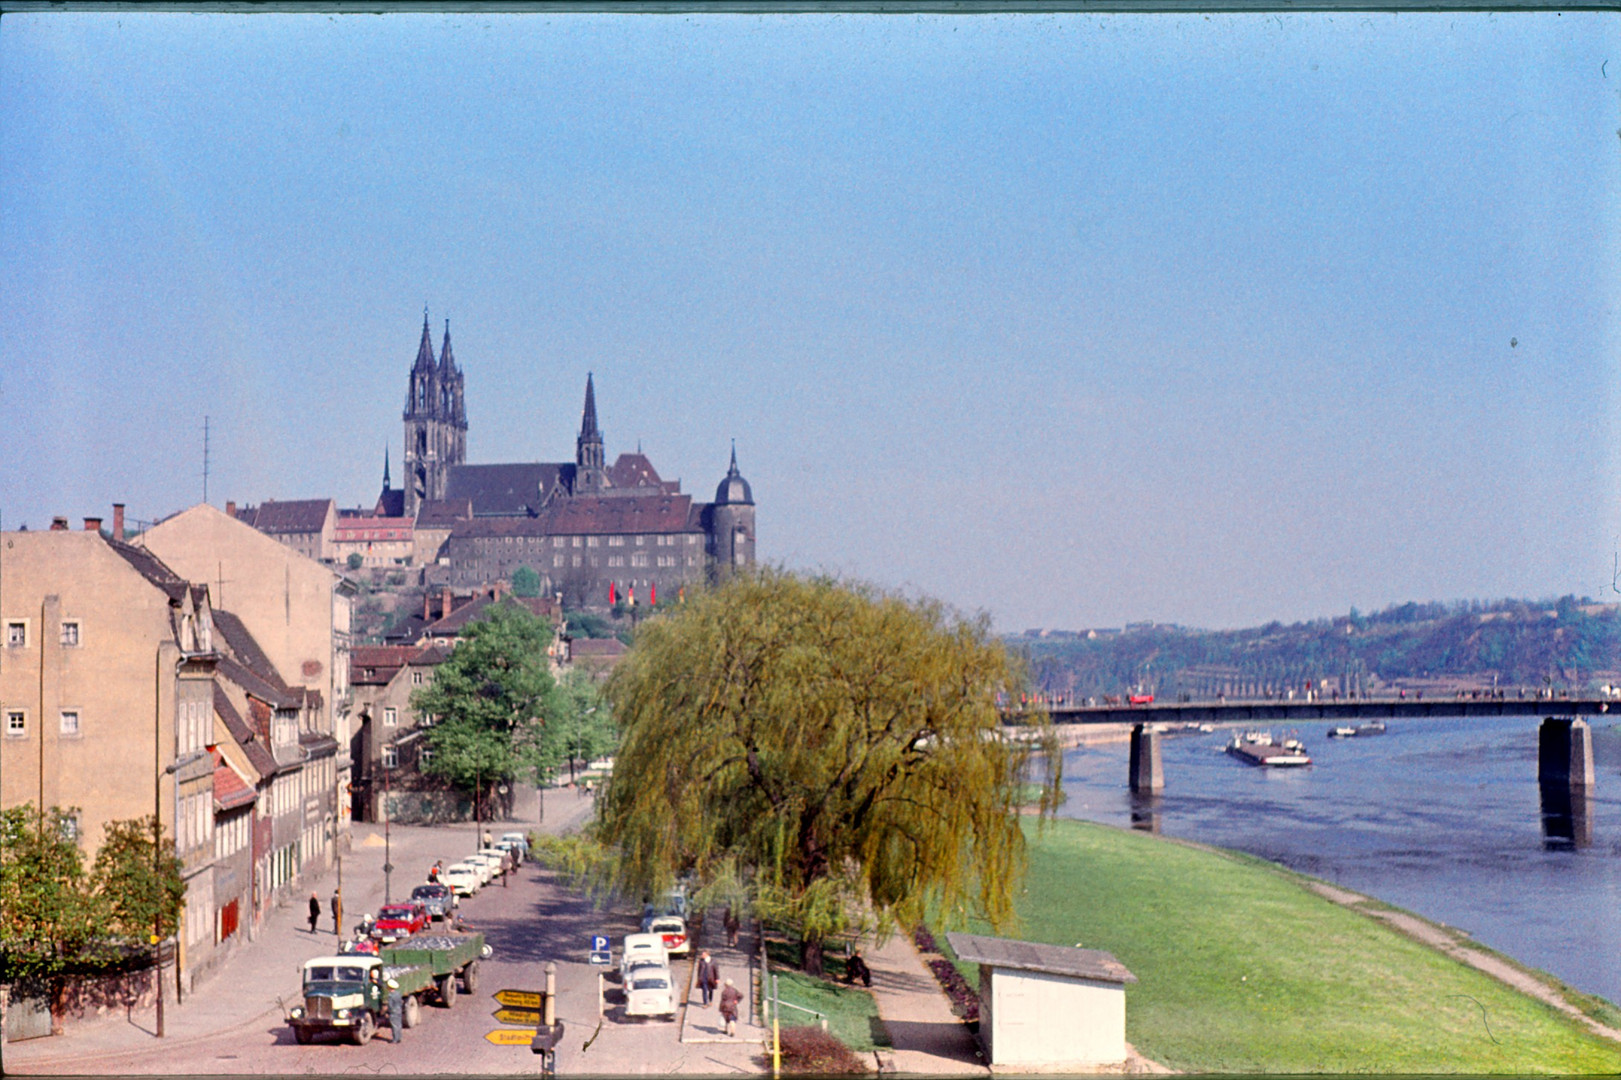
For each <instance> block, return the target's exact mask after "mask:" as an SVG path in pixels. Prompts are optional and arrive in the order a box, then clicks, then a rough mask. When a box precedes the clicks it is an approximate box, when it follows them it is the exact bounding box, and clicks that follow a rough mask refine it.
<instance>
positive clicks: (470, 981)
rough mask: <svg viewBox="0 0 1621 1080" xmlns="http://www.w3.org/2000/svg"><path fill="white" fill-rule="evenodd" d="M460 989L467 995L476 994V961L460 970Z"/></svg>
mask: <svg viewBox="0 0 1621 1080" xmlns="http://www.w3.org/2000/svg"><path fill="white" fill-rule="evenodd" d="M462 989H463V990H465V991H466V992H467V993H469V994H476V993H478V961H477V960H474V961H472V962H471V963H469V964H468V965H467V966H466V967H464V968H462Z"/></svg>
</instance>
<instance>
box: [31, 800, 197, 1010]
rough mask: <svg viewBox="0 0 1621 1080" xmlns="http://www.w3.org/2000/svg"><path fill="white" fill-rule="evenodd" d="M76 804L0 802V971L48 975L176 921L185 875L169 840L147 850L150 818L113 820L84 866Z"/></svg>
mask: <svg viewBox="0 0 1621 1080" xmlns="http://www.w3.org/2000/svg"><path fill="white" fill-rule="evenodd" d="M76 818H77V813H76V811H74V810H72V809H62V808H60V807H51V808H50V809H49V810H47V811H46V812H45V813H44V814H43V815H42V814H40V812H39V811H38V809H37V808H35V807H34V806H33V804H31V803H24V804H23V805H21V806H14V807H10V808H8V809H6V810H4V811H0V946H3V948H4V954H5V957H4V964H3V970H0V979H27V978H36V977H48V976H51V975H55V974H59V973H61V972H63V971H65V970H68V969H69V968H73V967H95V966H97V965H100V964H105V963H109V962H111V961H112V960H114V959H116V958H118V956H119V955H120V953H121V951H123V947H125V946H130V945H134V944H138V943H144V942H145V941H146V939H147V935H148V934H150V933H152V932H153V930H154V927H156V929H157V930H158V932H160V933H162V934H165V935H168V934H172V933H174V931H175V928H176V926H177V923H178V917H179V913H180V909H181V905H182V903H183V902H184V896H185V882H184V881H183V880H182V878H181V876H180V869H181V867H180V860H179V859H177V858H175V856H174V855H173V844H172V843H169V844H165V843H164V841H163V838H162V835H161V833H159V834H157V836H156V842H157V843H158V845H159V847H160V849H161V850H163V851H165V852H167V854H165V855H162V856H160V857H158V858H157V859H154V858H153V854H152V851H153V842H154V829H153V819H152V818H151V817H147V818H144V819H143V818H136V819H133V820H130V821H114V822H110V823H109V824H108V826H107V838H106V840H105V842H104V843H103V845H102V848H101V850H100V851H99V852H98V853H97V856H96V863H95V867H94V870H93V871H91V872H86V870H85V867H84V855H83V853H82V852H81V851H80V849H79V844H78V842H77V838H76V835H75V833H76V826H75V825H74V822H75V821H76Z"/></svg>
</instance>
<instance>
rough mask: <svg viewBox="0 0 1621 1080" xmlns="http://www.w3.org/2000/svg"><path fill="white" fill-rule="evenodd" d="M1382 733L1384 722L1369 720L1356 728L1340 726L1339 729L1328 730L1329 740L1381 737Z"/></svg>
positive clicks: (1383, 731)
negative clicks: (1367, 736)
mask: <svg viewBox="0 0 1621 1080" xmlns="http://www.w3.org/2000/svg"><path fill="white" fill-rule="evenodd" d="M1384 733H1385V722H1384V721H1383V720H1370V721H1369V722H1368V723H1366V724H1358V725H1357V726H1356V727H1351V726H1350V725H1348V724H1341V725H1340V726H1339V727H1334V728H1329V729H1328V737H1329V738H1330V739H1355V738H1360V737H1361V736H1363V735H1383V734H1384Z"/></svg>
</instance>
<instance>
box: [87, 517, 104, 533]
mask: <svg viewBox="0 0 1621 1080" xmlns="http://www.w3.org/2000/svg"><path fill="white" fill-rule="evenodd" d="M84 531H85V532H93V533H98V532H100V531H101V519H100V518H93V517H87V518H85V519H84Z"/></svg>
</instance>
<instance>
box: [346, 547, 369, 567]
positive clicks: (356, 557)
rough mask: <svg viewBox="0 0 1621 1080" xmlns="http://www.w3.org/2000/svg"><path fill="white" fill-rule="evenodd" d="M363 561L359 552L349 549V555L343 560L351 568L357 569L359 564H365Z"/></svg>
mask: <svg viewBox="0 0 1621 1080" xmlns="http://www.w3.org/2000/svg"><path fill="white" fill-rule="evenodd" d="M365 562H366V560H365V559H363V558H361V555H360V552H358V551H351V552H350V553H349V557H348V558H347V559H345V560H344V563H345V565H347V566H348V567H349V569H351V570H359V569H360V568H361V566H363V565H365Z"/></svg>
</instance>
